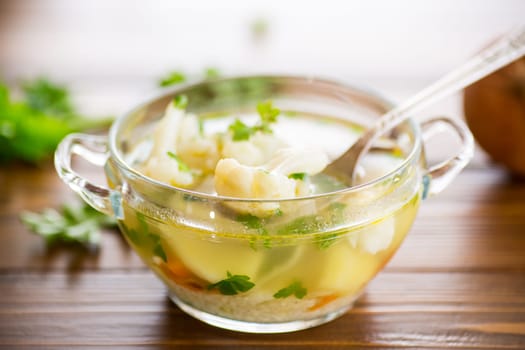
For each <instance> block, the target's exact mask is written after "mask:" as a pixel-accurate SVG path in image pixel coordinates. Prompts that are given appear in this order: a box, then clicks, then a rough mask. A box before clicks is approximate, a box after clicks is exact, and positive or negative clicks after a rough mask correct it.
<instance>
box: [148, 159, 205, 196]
mask: <svg viewBox="0 0 525 350" xmlns="http://www.w3.org/2000/svg"><path fill="white" fill-rule="evenodd" d="M142 171H143V172H144V174H145V175H146V176H149V177H151V178H153V179H155V180H159V181H161V182H164V183H167V184H170V185H172V186H177V187H185V188H187V187H190V186H192V185H193V184H194V182H195V178H194V175H193V173H192V172H191V171H189V170H186V169H184V168H183V167H181V166H180V164H179V162H178V161H177V160H176V159H173V158H171V157H170V156H168V154H167V153H165V154H161V155H159V156H154V157H151V158H150V159H149V160H148V162H147V163H146V166H145V167H144V168H143V169H142Z"/></svg>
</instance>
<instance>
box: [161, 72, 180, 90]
mask: <svg viewBox="0 0 525 350" xmlns="http://www.w3.org/2000/svg"><path fill="white" fill-rule="evenodd" d="M186 80H187V79H186V75H185V74H184V73H182V72H180V71H173V72H170V73H169V74H168V75H166V76H165V77H164V78H162V79H160V80H159V85H160V86H161V87H166V86H172V85H177V84H181V83H184V82H185V81H186Z"/></svg>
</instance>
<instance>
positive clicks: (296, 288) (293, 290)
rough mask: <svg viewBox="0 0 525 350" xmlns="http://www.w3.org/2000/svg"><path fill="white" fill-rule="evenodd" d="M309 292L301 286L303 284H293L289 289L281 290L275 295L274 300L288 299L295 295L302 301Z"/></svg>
mask: <svg viewBox="0 0 525 350" xmlns="http://www.w3.org/2000/svg"><path fill="white" fill-rule="evenodd" d="M306 293H307V290H306V288H304V287H303V286H302V285H301V282H298V281H296V282H293V283H292V284H290V285H289V286H288V287H285V288H283V289H279V291H278V292H277V293H275V294H274V295H273V297H274V298H276V299H278V298H288V297H289V296H291V295H294V296H295V297H296V298H297V299H302V298H304V296H305V295H306Z"/></svg>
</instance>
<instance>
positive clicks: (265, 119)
mask: <svg viewBox="0 0 525 350" xmlns="http://www.w3.org/2000/svg"><path fill="white" fill-rule="evenodd" d="M257 112H258V113H259V116H260V117H261V122H262V124H263V125H264V124H269V123H275V122H276V121H277V116H278V115H279V114H280V113H281V111H280V110H279V109H278V108H274V107H273V104H272V101H265V102H259V103H258V104H257Z"/></svg>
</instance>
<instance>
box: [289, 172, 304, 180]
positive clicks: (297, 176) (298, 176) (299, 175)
mask: <svg viewBox="0 0 525 350" xmlns="http://www.w3.org/2000/svg"><path fill="white" fill-rule="evenodd" d="M306 176H308V174H306V173H293V174H290V175H288V178H289V179H294V180H301V181H304V179H306Z"/></svg>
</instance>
